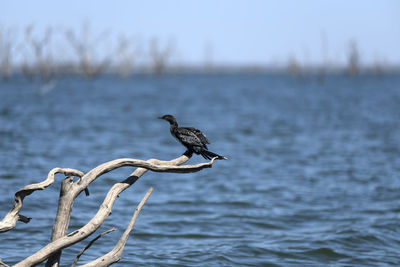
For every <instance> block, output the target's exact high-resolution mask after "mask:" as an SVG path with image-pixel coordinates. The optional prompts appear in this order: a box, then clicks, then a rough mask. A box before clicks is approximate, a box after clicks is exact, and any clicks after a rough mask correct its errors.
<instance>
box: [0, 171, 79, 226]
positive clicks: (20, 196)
mask: <svg viewBox="0 0 400 267" xmlns="http://www.w3.org/2000/svg"><path fill="white" fill-rule="evenodd" d="M57 173H62V174H64V175H67V176H69V175H71V176H79V177H81V176H83V173H82V172H80V171H78V170H74V169H69V168H54V169H52V170H51V171H50V172H49V174H48V175H47V179H46V180H44V181H43V182H41V183H36V184H30V185H27V186H24V187H23V188H21V189H20V190H18V191H17V192H16V193H15V195H14V205H13V207H12V208H11V210H10V211H9V212H8V213H7V214H6V216H5V217H4V218H3V220H2V221H0V233H2V232H7V231H10V230H11V229H13V228H14V227H15V225H16V223H17V221H18V220H19V221H22V222H25V223H27V222H29V220H30V218H28V217H25V216H23V215H20V214H19V212H20V210H21V208H22V204H23V201H24V198H25V197H26V196H29V195H30V194H32V193H33V192H34V191H36V190H43V189H45V188H46V187H48V186H50V185H51V184H52V183H54V175H55V174H57Z"/></svg>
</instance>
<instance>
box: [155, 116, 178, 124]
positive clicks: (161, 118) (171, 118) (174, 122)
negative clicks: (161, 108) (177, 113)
mask: <svg viewBox="0 0 400 267" xmlns="http://www.w3.org/2000/svg"><path fill="white" fill-rule="evenodd" d="M158 118H159V119H160V120H166V121H168V122H169V123H170V124H177V123H176V119H175V118H174V116H172V115H164V116H162V117H158Z"/></svg>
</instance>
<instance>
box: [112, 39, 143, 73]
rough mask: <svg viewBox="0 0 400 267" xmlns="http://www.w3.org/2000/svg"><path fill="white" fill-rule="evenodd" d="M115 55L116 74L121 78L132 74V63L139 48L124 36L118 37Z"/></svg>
mask: <svg viewBox="0 0 400 267" xmlns="http://www.w3.org/2000/svg"><path fill="white" fill-rule="evenodd" d="M116 54H117V55H116V56H117V62H116V64H117V71H118V74H119V75H120V76H122V77H127V76H129V75H130V74H132V72H133V64H134V61H135V60H136V56H137V55H138V54H139V48H138V47H137V46H136V43H134V42H133V41H131V40H129V38H127V37H126V36H125V35H120V36H119V38H118V44H117V50H116Z"/></svg>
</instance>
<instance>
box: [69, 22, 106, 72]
mask: <svg viewBox="0 0 400 267" xmlns="http://www.w3.org/2000/svg"><path fill="white" fill-rule="evenodd" d="M65 36H66V38H67V40H68V42H69V43H70V45H71V46H72V48H73V49H74V51H75V52H76V54H77V56H78V62H79V63H78V65H79V73H80V74H81V75H82V76H85V77H95V76H97V75H99V74H100V73H101V72H102V71H104V69H105V68H106V67H107V66H108V65H109V64H110V61H111V60H110V57H111V56H109V55H106V56H104V57H103V58H102V59H96V58H95V57H94V50H95V48H96V45H98V44H99V43H102V42H104V40H105V39H106V38H107V36H108V33H107V32H106V31H104V32H102V33H100V34H99V35H98V36H97V37H96V38H94V39H93V40H91V39H90V26H89V23H83V24H82V32H81V36H79V37H78V36H77V34H76V33H74V32H73V31H72V30H67V31H66V33H65Z"/></svg>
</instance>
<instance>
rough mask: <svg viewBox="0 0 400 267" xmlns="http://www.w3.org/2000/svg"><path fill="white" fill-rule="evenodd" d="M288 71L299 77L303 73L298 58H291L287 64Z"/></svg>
mask: <svg viewBox="0 0 400 267" xmlns="http://www.w3.org/2000/svg"><path fill="white" fill-rule="evenodd" d="M287 71H288V72H289V73H290V74H292V75H299V74H300V73H301V66H300V64H299V62H298V61H297V59H296V57H294V56H292V57H290V58H289V60H288V63H287Z"/></svg>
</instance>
